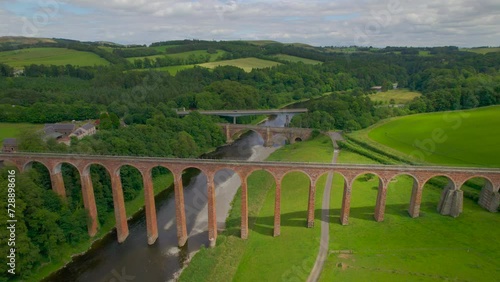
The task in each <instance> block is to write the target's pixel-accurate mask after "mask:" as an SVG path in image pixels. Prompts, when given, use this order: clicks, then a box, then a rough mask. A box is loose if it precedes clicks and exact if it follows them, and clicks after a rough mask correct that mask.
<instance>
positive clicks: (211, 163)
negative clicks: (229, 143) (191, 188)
mask: <svg viewBox="0 0 500 282" xmlns="http://www.w3.org/2000/svg"><path fill="white" fill-rule="evenodd" d="M0 160H1V161H4V163H5V164H6V165H13V166H15V167H17V169H18V170H19V171H24V170H26V169H29V167H30V165H31V164H32V163H33V162H39V163H41V164H43V165H44V166H45V167H46V168H47V169H48V171H49V173H50V178H51V183H52V189H53V190H54V191H55V192H56V193H57V194H59V195H60V196H61V197H63V198H65V197H66V190H65V187H64V182H63V176H62V172H61V166H62V164H69V165H72V166H74V167H75V168H76V169H77V170H78V172H79V174H80V179H81V186H82V195H83V202H84V206H85V209H86V211H87V213H88V217H89V222H88V232H89V235H90V236H94V235H95V234H96V232H97V230H98V219H97V208H96V203H95V198H94V190H93V186H92V179H91V176H90V167H91V165H101V166H102V167H104V168H105V169H106V170H107V171H108V173H109V175H110V176H111V186H112V193H113V202H114V212H115V217H116V229H117V235H118V241H119V242H123V241H124V240H125V239H126V238H127V236H128V234H129V230H128V225H127V217H126V213H125V202H124V198H123V190H122V184H121V178H120V168H121V167H123V166H125V165H129V166H132V167H135V168H137V169H138V170H139V171H140V173H141V174H142V178H143V184H144V198H145V212H146V223H147V234H148V243H149V244H153V243H154V242H155V241H156V239H157V237H158V224H157V220H156V208H155V201H154V193H153V181H152V176H151V172H152V169H153V168H155V167H165V168H167V169H168V170H170V172H171V173H172V174H173V177H174V193H175V204H176V213H175V217H176V225H177V237H178V244H179V246H183V245H184V244H185V243H186V241H187V237H188V235H187V228H186V215H185V213H186V207H185V202H184V192H183V184H182V173H183V171H184V170H186V169H188V168H197V169H199V170H200V171H201V172H202V173H204V174H205V175H206V177H207V183H208V184H207V205H208V236H209V240H210V242H211V245H213V244H215V240H216V238H217V222H216V213H215V201H216V197H215V187H214V186H215V185H214V177H215V175H216V173H217V172H218V171H221V170H223V169H230V170H232V171H234V173H236V174H237V175H238V176H239V177H240V179H241V182H242V184H241V203H242V204H241V238H244V239H245V238H247V237H248V197H247V186H248V184H247V179H248V176H249V175H250V174H252V173H253V172H255V171H257V170H265V171H268V172H269V173H270V174H271V175H272V176H273V177H274V180H275V185H276V189H275V207H274V231H273V233H274V236H279V235H280V222H281V212H280V207H281V204H280V203H281V182H282V180H283V177H284V176H285V175H286V174H288V173H290V172H292V171H300V172H302V173H304V174H305V175H307V176H308V178H309V180H310V182H309V183H310V185H309V197H308V208H307V218H306V222H307V226H308V227H313V225H314V203H315V197H316V183H317V181H318V179H319V177H320V176H322V175H325V174H327V173H329V172H336V173H339V174H340V175H341V176H342V177H343V178H344V190H343V198H342V209H341V214H340V222H341V224H343V225H347V224H348V222H349V212H350V203H351V192H352V185H353V182H354V180H355V179H356V178H357V177H358V176H360V175H362V174H366V173H371V174H374V175H376V176H378V178H379V186H378V196H377V201H376V205H375V211H374V217H375V220H376V221H382V220H383V219H384V213H385V200H386V194H387V187H388V184H389V183H390V181H391V180H392V179H394V178H395V177H397V176H399V175H409V176H410V177H412V178H413V190H412V195H411V199H410V203H409V209H408V213H409V215H410V216H411V217H418V216H419V212H420V203H421V199H422V191H423V187H424V184H425V183H427V182H428V181H429V180H430V179H431V178H433V177H435V176H445V177H447V178H448V181H449V182H448V185H447V187H445V189H444V190H443V193H442V196H441V200H440V202H439V206H438V210H439V212H440V213H441V214H443V215H451V216H454V217H456V216H458V215H459V214H460V213H461V211H462V200H463V193H462V191H461V190H460V188H461V186H462V185H463V184H464V183H465V182H466V181H467V180H469V179H471V178H475V177H482V178H484V179H486V185H485V187H484V188H483V189H482V191H481V197H480V200H479V204H480V205H481V206H482V207H484V208H485V209H487V210H489V211H491V212H494V211H497V209H498V206H499V201H500V194H499V189H500V170H499V169H482V168H458V167H423V166H422V167H420V166H418V167H417V166H381V165H337V164H320V163H276V162H242V161H229V160H224V161H217V160H200V159H167V158H143V157H117V156H85V155H60V154H21V153H14V154H0ZM21 189H22V188H21Z"/></svg>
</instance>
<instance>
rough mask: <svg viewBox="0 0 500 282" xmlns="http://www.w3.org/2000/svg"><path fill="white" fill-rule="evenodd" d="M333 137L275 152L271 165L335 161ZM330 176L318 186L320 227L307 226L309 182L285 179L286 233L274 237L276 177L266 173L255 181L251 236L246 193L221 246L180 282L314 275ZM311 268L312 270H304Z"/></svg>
mask: <svg viewBox="0 0 500 282" xmlns="http://www.w3.org/2000/svg"><path fill="white" fill-rule="evenodd" d="M332 155H333V148H332V144H331V141H330V138H329V137H327V136H323V135H321V136H319V137H317V138H315V139H313V140H310V141H305V142H300V143H296V144H293V145H288V146H286V147H284V148H281V149H279V150H277V151H276V152H275V153H273V154H272V155H271V156H270V157H269V158H268V160H269V161H318V162H330V161H331V158H332ZM325 180H326V177H325V176H323V177H322V178H321V179H320V180H319V181H318V183H317V186H316V189H317V190H316V199H315V200H316V201H315V205H316V210H317V212H316V220H315V226H317V227H316V228H312V229H310V228H306V218H307V199H308V187H309V180H308V178H307V177H306V176H305V175H304V174H302V173H298V172H292V173H289V174H288V175H286V176H285V178H284V179H283V182H282V196H281V215H282V216H281V235H280V236H279V237H273V236H272V234H273V222H274V221H273V214H274V192H275V185H274V179H273V177H272V176H271V175H269V174H268V173H267V172H264V171H257V172H255V173H253V174H252V175H251V176H250V178H249V187H248V198H249V229H250V232H249V238H248V239H247V240H241V239H240V238H239V234H240V227H239V224H240V211H241V207H240V205H241V204H240V200H239V199H240V197H241V194H240V191H239V192H238V194H237V195H236V196H235V201H234V203H233V208H232V210H231V212H230V214H229V217H228V219H227V220H226V228H227V229H226V231H224V232H223V233H222V234H219V237H218V239H217V247H216V248H213V249H202V250H201V251H200V252H199V253H197V254H196V256H195V257H194V258H193V260H192V261H191V263H190V264H189V266H188V268H187V269H185V270H184V272H183V273H182V275H181V279H180V281H217V282H218V281H282V280H283V279H285V280H286V279H287V278H288V277H289V276H291V275H293V271H294V269H296V268H300V269H301V271H302V272H303V273H302V274H303V275H306V277H307V275H308V273H309V272H310V271H311V268H312V265H313V264H314V261H315V259H316V255H317V252H318V249H319V234H320V230H321V229H320V228H319V226H320V215H319V209H320V208H321V201H322V195H323V189H324V186H325ZM304 265H306V266H304Z"/></svg>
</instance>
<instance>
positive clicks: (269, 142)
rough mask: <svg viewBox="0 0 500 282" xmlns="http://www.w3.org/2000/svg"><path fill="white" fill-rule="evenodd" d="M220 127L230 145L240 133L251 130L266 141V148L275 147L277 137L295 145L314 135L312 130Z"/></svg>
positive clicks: (230, 125)
mask: <svg viewBox="0 0 500 282" xmlns="http://www.w3.org/2000/svg"><path fill="white" fill-rule="evenodd" d="M219 126H221V127H222V129H223V132H224V134H225V135H226V140H227V142H228V143H232V142H233V141H234V139H235V138H234V137H235V136H238V135H239V134H240V133H243V132H246V131H248V130H251V131H255V132H257V133H258V134H259V135H260V136H261V137H262V139H264V146H266V147H271V146H273V143H274V141H273V137H274V136H276V135H282V136H284V137H285V138H286V139H287V141H288V143H290V144H293V143H295V142H297V141H305V140H307V139H309V138H311V134H312V129H310V128H295V127H265V126H257V125H245V124H230V123H221V124H219Z"/></svg>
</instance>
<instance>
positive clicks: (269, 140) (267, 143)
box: [264, 127, 274, 147]
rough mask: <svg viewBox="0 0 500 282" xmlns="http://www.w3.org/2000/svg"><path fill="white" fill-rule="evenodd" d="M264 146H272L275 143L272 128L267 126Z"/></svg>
mask: <svg viewBox="0 0 500 282" xmlns="http://www.w3.org/2000/svg"><path fill="white" fill-rule="evenodd" d="M264 138H265V139H264V146H265V147H272V146H273V145H274V144H273V138H272V136H271V130H270V129H269V127H267V128H266V134H265V136H264Z"/></svg>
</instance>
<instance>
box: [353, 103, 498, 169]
mask: <svg viewBox="0 0 500 282" xmlns="http://www.w3.org/2000/svg"><path fill="white" fill-rule="evenodd" d="M499 128H500V106H492V107H486V108H479V109H474V110H469V111H455V112H440V113H430V114H418V115H411V116H405V117H401V118H395V119H392V120H389V121H387V122H383V123H382V124H380V125H378V126H375V127H374V128H372V129H368V130H366V131H365V132H368V134H367V136H368V138H369V139H370V140H371V141H375V142H378V143H380V144H382V145H385V146H387V147H390V148H392V149H395V150H397V151H399V152H401V153H403V154H405V155H406V156H407V157H408V158H410V159H413V160H417V161H419V162H424V163H436V164H445V165H447V164H451V165H461V166H486V167H500V146H499V144H500V130H498V129H499ZM357 135H358V136H360V134H359V133H358V134H357Z"/></svg>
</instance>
